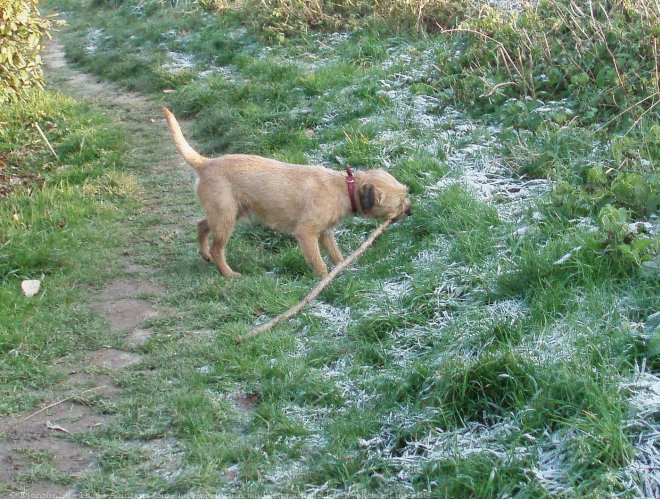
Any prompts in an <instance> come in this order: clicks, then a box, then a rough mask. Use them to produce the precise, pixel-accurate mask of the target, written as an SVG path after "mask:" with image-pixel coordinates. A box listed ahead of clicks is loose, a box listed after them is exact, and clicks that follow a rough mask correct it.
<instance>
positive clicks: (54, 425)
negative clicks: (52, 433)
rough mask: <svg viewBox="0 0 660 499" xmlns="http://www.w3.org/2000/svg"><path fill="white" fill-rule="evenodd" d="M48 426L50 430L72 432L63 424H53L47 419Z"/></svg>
mask: <svg viewBox="0 0 660 499" xmlns="http://www.w3.org/2000/svg"><path fill="white" fill-rule="evenodd" d="M46 428H48V429H49V430H57V431H62V432H64V433H70V432H69V430H67V429H66V428H62V427H61V426H58V425H56V424H53V423H51V422H50V421H46Z"/></svg>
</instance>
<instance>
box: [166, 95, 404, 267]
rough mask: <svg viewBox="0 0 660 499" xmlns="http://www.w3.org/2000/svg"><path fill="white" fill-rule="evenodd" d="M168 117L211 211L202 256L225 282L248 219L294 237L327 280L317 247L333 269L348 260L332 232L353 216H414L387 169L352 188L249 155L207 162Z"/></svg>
mask: <svg viewBox="0 0 660 499" xmlns="http://www.w3.org/2000/svg"><path fill="white" fill-rule="evenodd" d="M163 112H164V114H165V118H166V119H167V124H168V126H169V129H170V133H171V135H172V138H173V139H174V144H175V145H176V148H177V150H178V151H179V153H180V154H181V156H183V159H185V160H186V163H188V164H189V165H190V166H192V167H193V168H194V169H195V170H196V171H197V174H198V175H199V184H198V186H197V194H198V195H199V199H200V201H201V202H202V206H203V208H204V211H205V212H206V219H204V220H201V221H200V222H199V223H198V224H197V233H198V239H199V253H200V255H201V256H202V258H204V259H205V260H208V261H210V260H213V261H214V262H215V264H216V265H217V266H218V270H219V271H220V272H221V273H222V274H223V275H225V276H227V277H232V276H236V275H239V274H238V273H236V272H234V271H233V270H232V269H231V268H230V267H229V265H227V261H226V260H225V245H226V244H227V241H228V240H229V238H230V236H231V233H232V231H233V230H234V225H235V224H236V220H237V219H238V218H240V217H242V216H247V215H250V214H252V215H255V216H257V217H258V218H260V219H261V220H262V221H263V222H265V223H266V224H267V225H268V226H270V227H272V228H273V229H275V230H278V231H282V232H287V233H289V234H292V235H293V236H294V237H295V238H296V239H297V240H298V243H299V244H300V248H301V249H302V252H303V255H304V256H305V260H307V263H308V264H309V265H310V266H311V267H312V269H314V272H315V273H316V274H318V275H321V276H323V275H326V274H327V273H328V268H327V266H326V264H325V263H324V262H323V259H322V258H321V253H320V251H319V243H321V245H322V246H323V248H324V249H325V251H326V252H327V253H328V256H329V257H330V260H332V263H334V264H337V263H339V262H340V261H341V260H342V259H343V257H342V255H341V252H340V251H339V248H338V247H337V242H336V241H335V237H334V235H333V233H332V229H333V228H334V227H335V225H337V223H339V222H340V221H341V220H342V219H343V218H345V217H347V216H349V215H350V214H351V212H353V213H357V214H360V215H364V216H367V217H373V218H379V219H394V220H398V219H401V218H403V217H405V216H407V215H411V214H412V208H411V204H410V200H409V199H408V189H407V188H406V187H405V186H404V185H403V184H401V183H399V182H397V180H396V179H395V178H394V177H392V175H390V174H389V173H386V172H385V171H383V170H380V169H376V170H366V171H361V172H357V173H356V174H355V184H354V188H351V189H350V190H349V188H348V187H347V178H350V177H347V176H346V175H344V174H343V173H341V172H337V171H333V170H329V169H327V168H323V167H321V166H308V165H294V164H289V163H282V162H280V161H276V160H273V159H267V158H262V157H260V156H250V155H244V154H228V155H225V156H220V157H219V158H215V159H209V158H205V157H203V156H201V155H200V154H199V153H197V152H196V151H195V150H194V149H193V148H192V147H191V146H190V144H188V142H187V141H186V139H185V138H184V137H183V134H182V133H181V128H179V124H178V123H177V121H176V118H175V117H174V115H173V114H172V113H171V112H170V111H169V110H168V109H167V108H163ZM354 192H355V193H357V196H355V195H354ZM352 205H353V206H354V208H353V207H352ZM211 233H212V234H213V244H212V245H211V248H210V249H209V244H208V235H209V234H211Z"/></svg>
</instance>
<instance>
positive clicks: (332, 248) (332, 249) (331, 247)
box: [319, 230, 344, 265]
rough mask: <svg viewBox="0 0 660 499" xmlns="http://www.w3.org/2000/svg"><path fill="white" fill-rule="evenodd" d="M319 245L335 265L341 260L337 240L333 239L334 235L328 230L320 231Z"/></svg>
mask: <svg viewBox="0 0 660 499" xmlns="http://www.w3.org/2000/svg"><path fill="white" fill-rule="evenodd" d="M319 241H320V242H321V246H323V248H324V249H325V251H326V252H327V253H328V256H329V257H330V260H331V261H332V263H334V264H335V265H337V264H338V263H339V262H341V261H342V260H343V259H344V257H343V256H341V251H339V246H337V241H336V240H335V235H334V234H333V233H332V231H330V230H326V231H324V232H321V237H320V238H319Z"/></svg>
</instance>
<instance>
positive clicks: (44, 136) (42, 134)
mask: <svg viewBox="0 0 660 499" xmlns="http://www.w3.org/2000/svg"><path fill="white" fill-rule="evenodd" d="M33 125H34V127H35V128H36V129H37V132H39V135H41V138H42V139H44V142H45V143H46V145H47V146H48V149H50V152H52V153H53V156H55V159H56V160H57V161H59V160H60V157H59V156H58V155H57V153H56V152H55V149H53V146H52V145H50V142H49V141H48V139H47V138H46V134H45V133H44V132H43V131H42V130H41V127H40V126H39V123H33Z"/></svg>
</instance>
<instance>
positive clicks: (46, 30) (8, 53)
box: [0, 0, 53, 103]
mask: <svg viewBox="0 0 660 499" xmlns="http://www.w3.org/2000/svg"><path fill="white" fill-rule="evenodd" d="M38 3H39V1H38V0H0V38H1V39H2V46H1V47H0V103H2V102H8V101H14V100H16V99H17V98H19V96H20V95H21V94H22V93H23V91H24V90H26V89H27V88H30V87H32V86H38V87H41V86H42V80H43V73H42V71H41V57H40V56H39V53H40V52H41V50H42V48H43V39H44V37H50V29H51V28H52V26H53V22H52V21H51V19H49V18H48V17H44V16H42V15H41V14H40V13H39V10H38V9H37V5H38Z"/></svg>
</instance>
